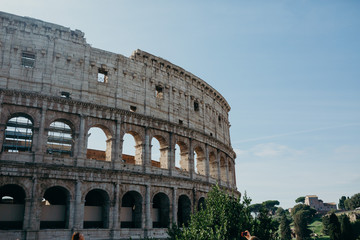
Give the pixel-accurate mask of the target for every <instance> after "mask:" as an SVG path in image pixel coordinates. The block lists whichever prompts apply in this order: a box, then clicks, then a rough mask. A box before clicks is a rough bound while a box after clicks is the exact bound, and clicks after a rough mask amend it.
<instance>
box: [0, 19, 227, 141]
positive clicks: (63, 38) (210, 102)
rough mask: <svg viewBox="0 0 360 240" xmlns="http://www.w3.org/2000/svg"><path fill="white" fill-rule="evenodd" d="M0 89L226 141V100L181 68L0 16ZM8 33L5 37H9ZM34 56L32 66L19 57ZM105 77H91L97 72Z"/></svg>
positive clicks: (53, 26) (51, 27) (62, 29)
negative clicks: (98, 107)
mask: <svg viewBox="0 0 360 240" xmlns="http://www.w3.org/2000/svg"><path fill="white" fill-rule="evenodd" d="M0 25H1V26H2V28H3V29H6V31H7V33H8V34H4V35H3V36H2V38H5V37H6V38H13V41H12V39H0V51H1V52H2V57H1V60H0V61H1V62H0V64H1V71H2V72H1V80H2V81H1V83H0V87H1V88H7V89H16V90H24V91H30V92H38V93H41V94H44V95H50V96H62V97H70V98H71V99H73V100H77V101H82V102H86V103H93V104H98V105H104V106H107V107H110V108H117V109H123V110H127V111H134V112H136V113H138V114H144V115H146V116H150V117H154V118H158V119H161V120H165V121H169V122H172V123H174V124H179V125H182V126H183V127H188V128H190V129H195V130H196V131H199V132H202V133H203V134H205V135H207V136H210V137H214V138H216V139H217V140H219V141H221V142H223V143H225V144H226V145H229V146H230V136H229V127H230V125H229V122H228V112H229V111H230V107H229V105H228V103H227V102H226V100H225V99H224V98H223V97H222V96H221V94H220V93H218V92H217V91H216V90H215V89H213V88H212V87H211V86H210V85H209V84H207V83H206V82H204V81H203V80H201V79H200V78H198V77H196V76H195V75H193V74H191V73H189V72H187V71H185V70H184V69H182V68H180V67H178V66H176V65H174V64H172V63H170V62H168V61H166V60H164V59H161V58H159V57H156V56H153V55H151V54H149V53H146V52H143V51H140V50H137V51H135V52H134V53H133V55H132V56H131V57H130V58H127V57H124V56H122V55H119V54H115V53H111V52H107V51H104V50H100V49H96V48H92V47H91V46H90V45H89V44H87V43H86V40H85V38H84V33H82V32H81V31H79V30H75V31H72V30H70V29H69V28H65V27H62V26H59V25H56V24H51V23H46V22H43V21H40V20H36V19H31V18H22V17H18V16H15V15H11V14H7V13H0ZM9 33H10V34H9ZM24 53H30V54H33V55H34V56H35V65H34V67H33V68H26V67H23V66H22V65H21V64H20V62H21V59H22V56H23V54H24ZM101 71H102V72H105V73H106V78H107V79H106V81H104V82H99V81H98V73H99V72H101Z"/></svg>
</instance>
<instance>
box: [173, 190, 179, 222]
mask: <svg viewBox="0 0 360 240" xmlns="http://www.w3.org/2000/svg"><path fill="white" fill-rule="evenodd" d="M176 192H177V187H173V196H172V215H173V218H172V222H173V223H175V224H177V211H178V209H177V204H176V203H177V201H176V200H177V199H176V195H177V193H176Z"/></svg>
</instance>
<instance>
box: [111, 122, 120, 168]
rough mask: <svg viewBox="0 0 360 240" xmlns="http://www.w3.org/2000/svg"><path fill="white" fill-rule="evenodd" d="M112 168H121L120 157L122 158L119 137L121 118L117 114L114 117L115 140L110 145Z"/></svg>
mask: <svg viewBox="0 0 360 240" xmlns="http://www.w3.org/2000/svg"><path fill="white" fill-rule="evenodd" d="M112 149H113V150H112V153H111V154H112V156H111V161H112V168H113V169H116V170H118V169H120V168H121V159H122V139H121V119H120V117H119V116H118V117H117V119H116V133H115V141H114V144H113V146H112Z"/></svg>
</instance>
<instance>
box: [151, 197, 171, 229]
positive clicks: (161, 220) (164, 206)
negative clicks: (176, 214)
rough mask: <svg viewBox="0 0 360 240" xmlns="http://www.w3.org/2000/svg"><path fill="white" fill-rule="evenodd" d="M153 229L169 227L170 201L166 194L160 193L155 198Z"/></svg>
mask: <svg viewBox="0 0 360 240" xmlns="http://www.w3.org/2000/svg"><path fill="white" fill-rule="evenodd" d="M152 210H153V211H152V219H153V228H167V227H169V222H170V217H169V212H170V201H169V197H168V196H167V195H166V194H165V193H158V194H156V195H155V196H154V198H153V209H152Z"/></svg>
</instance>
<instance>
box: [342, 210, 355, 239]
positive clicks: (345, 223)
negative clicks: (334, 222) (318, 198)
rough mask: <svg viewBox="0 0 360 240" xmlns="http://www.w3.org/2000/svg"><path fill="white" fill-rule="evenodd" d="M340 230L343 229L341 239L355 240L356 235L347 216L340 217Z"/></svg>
mask: <svg viewBox="0 0 360 240" xmlns="http://www.w3.org/2000/svg"><path fill="white" fill-rule="evenodd" d="M339 221H340V226H341V227H340V229H341V238H342V239H346V240H353V239H354V233H353V230H352V226H351V223H350V219H349V217H348V216H347V215H345V214H343V215H341V216H339Z"/></svg>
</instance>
